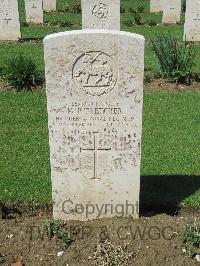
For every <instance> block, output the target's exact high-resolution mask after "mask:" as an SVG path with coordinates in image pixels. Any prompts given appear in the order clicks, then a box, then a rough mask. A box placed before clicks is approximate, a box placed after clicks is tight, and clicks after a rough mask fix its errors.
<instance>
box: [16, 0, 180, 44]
mask: <svg viewBox="0 0 200 266" xmlns="http://www.w3.org/2000/svg"><path fill="white" fill-rule="evenodd" d="M18 1H19V11H20V20H21V21H25V9H24V1H23V0H18ZM77 2H80V1H78V0H68V1H67V0H57V11H56V12H54V13H45V14H44V22H45V27H44V26H43V25H38V26H37V27H36V26H34V25H30V26H29V27H22V39H24V40H27V39H33V38H34V39H43V38H44V37H45V36H46V35H48V34H50V33H54V32H58V31H66V30H73V29H81V14H71V13H65V12H62V9H63V6H64V4H65V3H68V4H69V5H70V6H71V5H72V4H74V3H77ZM149 3H150V1H149V0H134V1H133V0H121V5H122V6H123V7H124V8H125V10H126V12H125V13H123V14H121V21H122V23H121V28H122V30H125V31H130V32H136V33H139V34H143V35H144V36H145V38H146V39H151V38H152V37H153V36H154V35H155V34H158V33H159V32H161V31H163V30H165V29H168V30H170V32H171V33H172V34H173V35H174V36H176V37H177V38H178V39H179V40H182V38H183V21H184V15H183V14H182V18H181V25H179V26H174V25H171V26H163V25H162V24H160V23H161V21H162V13H160V14H150V13H149V10H150V7H149ZM141 5H142V6H144V8H145V9H144V13H142V14H141V16H142V23H144V25H142V26H137V25H135V26H132V27H125V26H124V25H123V21H125V20H127V19H131V20H133V15H132V14H130V13H129V8H134V9H135V10H136V9H137V8H138V6H141ZM150 20H154V21H155V22H156V23H158V24H160V25H158V26H153V27H149V25H148V22H149V21H150ZM64 21H71V22H72V23H73V24H74V25H73V26H72V27H71V28H67V27H62V28H58V27H57V26H56V25H55V26H52V22H57V23H59V22H64ZM50 25H51V26H50Z"/></svg>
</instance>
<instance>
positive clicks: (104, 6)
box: [81, 0, 120, 30]
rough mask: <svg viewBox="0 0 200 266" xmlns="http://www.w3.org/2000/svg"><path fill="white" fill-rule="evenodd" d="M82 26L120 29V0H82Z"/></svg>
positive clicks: (85, 27)
mask: <svg viewBox="0 0 200 266" xmlns="http://www.w3.org/2000/svg"><path fill="white" fill-rule="evenodd" d="M81 2H82V28H83V29H108V30H120V0H102V1H100V0H82V1H81Z"/></svg>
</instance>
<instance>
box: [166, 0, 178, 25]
mask: <svg viewBox="0 0 200 266" xmlns="http://www.w3.org/2000/svg"><path fill="white" fill-rule="evenodd" d="M180 17H181V0H163V18H162V23H163V24H176V23H177V22H180Z"/></svg>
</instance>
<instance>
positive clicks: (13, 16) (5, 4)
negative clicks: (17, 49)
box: [0, 0, 21, 41]
mask: <svg viewBox="0 0 200 266" xmlns="http://www.w3.org/2000/svg"><path fill="white" fill-rule="evenodd" d="M19 38H21V32H20V21H19V11H18V2H17V0H0V40H4V41H6V40H18V39H19Z"/></svg>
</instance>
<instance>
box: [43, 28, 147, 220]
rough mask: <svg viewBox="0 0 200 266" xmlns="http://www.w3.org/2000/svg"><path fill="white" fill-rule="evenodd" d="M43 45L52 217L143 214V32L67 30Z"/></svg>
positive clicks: (98, 216) (79, 217)
mask: <svg viewBox="0 0 200 266" xmlns="http://www.w3.org/2000/svg"><path fill="white" fill-rule="evenodd" d="M44 50H45V66H46V86H47V105H48V124H49V137H50V154H51V173H52V186H53V202H54V208H53V215H54V219H62V220H88V219H96V218H104V217H114V216H117V215H119V214H122V212H123V216H129V215H131V216H133V217H134V218H138V204H139V191H140V156H141V154H140V152H141V131H142V103H143V74H144V38H143V36H140V35H137V34H131V33H127V32H120V31H108V30H82V31H72V32H64V33H58V34H53V35H50V36H47V37H46V38H45V39H44ZM99 210H101V213H99ZM123 210H124V211H123ZM88 212H90V214H89V213H88Z"/></svg>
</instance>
